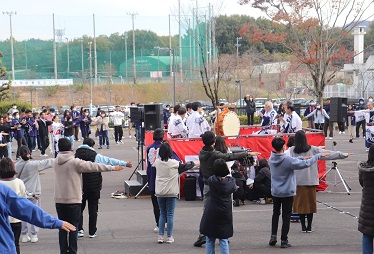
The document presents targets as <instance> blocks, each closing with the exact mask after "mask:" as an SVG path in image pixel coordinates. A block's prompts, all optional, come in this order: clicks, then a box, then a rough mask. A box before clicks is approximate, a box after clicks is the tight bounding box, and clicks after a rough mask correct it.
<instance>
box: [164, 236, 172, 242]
mask: <svg viewBox="0 0 374 254" xmlns="http://www.w3.org/2000/svg"><path fill="white" fill-rule="evenodd" d="M173 242H174V238H173V236H168V238H166V243H173Z"/></svg>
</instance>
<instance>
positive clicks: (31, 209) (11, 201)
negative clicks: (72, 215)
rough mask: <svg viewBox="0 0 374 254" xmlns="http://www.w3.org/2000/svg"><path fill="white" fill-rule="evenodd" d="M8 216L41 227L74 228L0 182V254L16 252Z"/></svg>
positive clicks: (71, 229) (66, 229) (68, 230)
mask: <svg viewBox="0 0 374 254" xmlns="http://www.w3.org/2000/svg"><path fill="white" fill-rule="evenodd" d="M8 216H12V217H14V218H17V219H19V220H22V221H26V222H28V223H31V224H34V225H36V226H38V227H41V228H51V229H52V228H59V229H63V230H65V231H67V232H70V231H75V230H76V229H75V227H74V226H73V225H71V224H70V223H68V222H66V221H62V220H59V219H57V218H55V217H52V216H51V215H49V214H48V213H46V212H44V211H43V210H42V209H40V208H39V207H37V206H36V205H34V204H33V203H31V202H30V201H28V200H27V199H26V198H23V197H20V196H18V195H17V194H16V193H15V192H14V191H13V190H12V189H11V188H10V187H8V186H6V185H5V184H0V236H1V237H0V253H2V254H16V253H17V251H16V246H15V244H14V235H13V231H12V227H11V225H10V223H9V219H8Z"/></svg>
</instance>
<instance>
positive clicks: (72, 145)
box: [65, 135, 74, 151]
mask: <svg viewBox="0 0 374 254" xmlns="http://www.w3.org/2000/svg"><path fill="white" fill-rule="evenodd" d="M65 138H67V139H69V140H70V143H71V150H73V151H74V135H71V136H65Z"/></svg>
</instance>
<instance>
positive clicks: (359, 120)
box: [355, 97, 366, 138]
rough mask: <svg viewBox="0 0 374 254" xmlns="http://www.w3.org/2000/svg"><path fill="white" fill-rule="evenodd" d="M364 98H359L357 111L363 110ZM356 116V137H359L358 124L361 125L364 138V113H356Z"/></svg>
mask: <svg viewBox="0 0 374 254" xmlns="http://www.w3.org/2000/svg"><path fill="white" fill-rule="evenodd" d="M365 109H366V107H365V99H364V98H362V97H361V98H360V99H359V100H358V105H357V107H356V110H357V111H361V110H365ZM355 116H356V138H359V137H360V126H361V127H362V136H363V137H364V138H365V136H366V135H365V131H366V120H365V115H363V114H357V115H355Z"/></svg>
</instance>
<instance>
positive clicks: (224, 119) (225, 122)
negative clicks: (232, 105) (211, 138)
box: [215, 108, 240, 136]
mask: <svg viewBox="0 0 374 254" xmlns="http://www.w3.org/2000/svg"><path fill="white" fill-rule="evenodd" d="M215 129H216V134H217V135H220V136H238V135H239V132H240V120H239V117H238V115H237V114H236V113H235V112H233V111H230V110H229V109H228V108H225V109H224V111H223V112H221V113H219V115H218V117H217V120H216V128H215Z"/></svg>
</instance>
